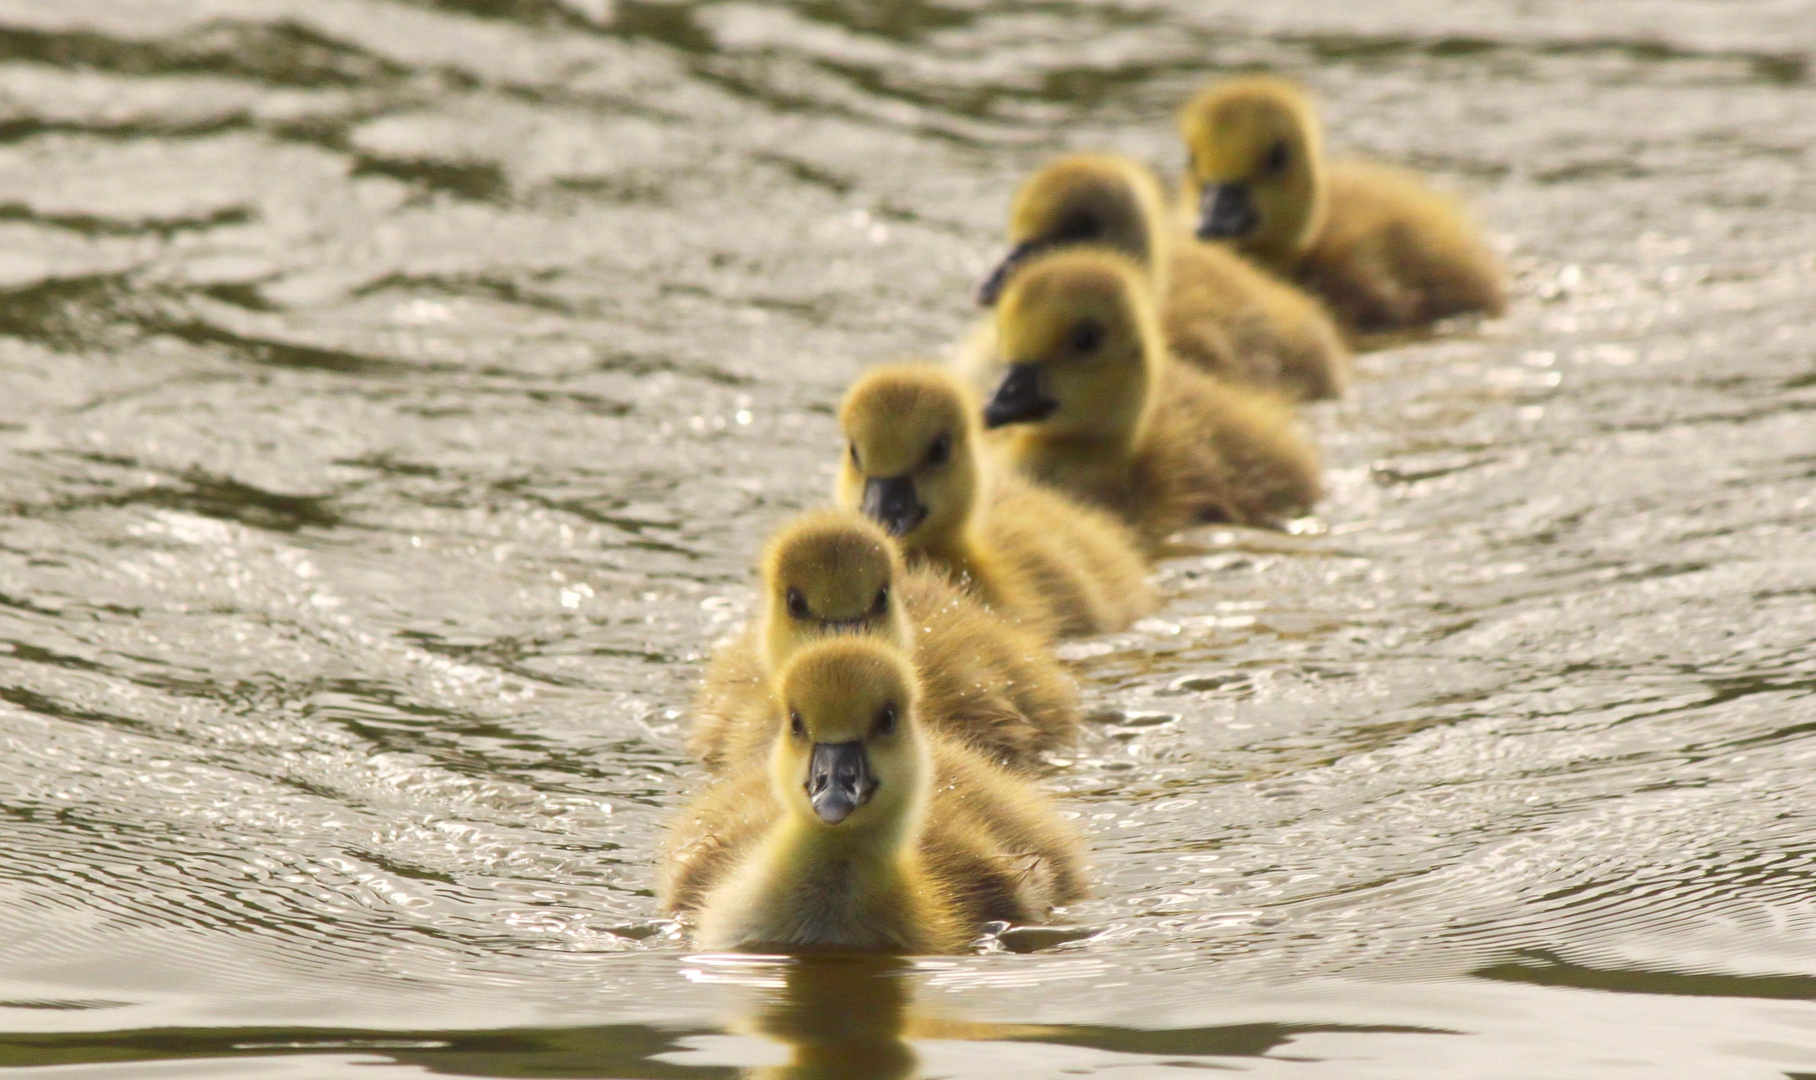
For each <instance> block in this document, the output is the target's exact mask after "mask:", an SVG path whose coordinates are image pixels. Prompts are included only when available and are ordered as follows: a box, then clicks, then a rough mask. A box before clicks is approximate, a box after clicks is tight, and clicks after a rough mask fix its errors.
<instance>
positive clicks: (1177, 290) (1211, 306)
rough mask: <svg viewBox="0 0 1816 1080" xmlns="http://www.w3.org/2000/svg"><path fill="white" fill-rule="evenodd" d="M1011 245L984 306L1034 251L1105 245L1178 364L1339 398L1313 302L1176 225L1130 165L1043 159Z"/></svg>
mask: <svg viewBox="0 0 1816 1080" xmlns="http://www.w3.org/2000/svg"><path fill="white" fill-rule="evenodd" d="M1009 243H1010V244H1011V248H1010V251H1009V254H1008V255H1007V256H1006V257H1005V258H1004V259H1003V261H1002V263H1001V264H999V265H998V266H997V268H996V269H995V271H993V272H992V273H991V274H990V276H989V277H988V278H987V279H985V281H984V283H983V285H982V286H980V287H979V289H978V299H979V301H980V302H981V303H983V304H985V305H994V304H995V303H996V301H997V300H998V299H999V298H1000V297H1001V295H1002V291H1003V289H1004V287H1005V286H1007V285H1008V283H1009V278H1010V277H1011V276H1012V275H1013V273H1014V271H1015V269H1016V268H1017V267H1019V266H1021V265H1023V264H1025V263H1026V262H1027V261H1028V260H1029V259H1031V258H1032V257H1034V256H1036V255H1039V254H1041V253H1043V252H1047V251H1053V250H1056V249H1059V248H1064V247H1069V246H1084V245H1092V246H1101V247H1107V248H1111V249H1113V250H1116V251H1120V252H1122V253H1123V254H1125V255H1127V256H1129V257H1130V258H1131V259H1134V260H1135V261H1136V262H1138V263H1140V264H1141V265H1142V266H1144V267H1146V268H1147V269H1148V273H1149V275H1150V280H1151V281H1152V283H1153V288H1154V293H1155V295H1156V296H1157V297H1159V298H1160V314H1161V327H1162V329H1163V330H1164V331H1165V333H1166V339H1167V344H1168V346H1169V347H1170V348H1171V349H1172V352H1173V355H1175V356H1177V357H1179V358H1180V359H1182V360H1186V361H1188V362H1190V363H1191V364H1193V365H1195V366H1197V367H1200V368H1203V369H1204V370H1205V371H1208V372H1210V373H1211V374H1213V375H1217V376H1220V377H1222V378H1225V379H1229V380H1232V381H1235V382H1241V383H1249V384H1252V385H1255V386H1263V387H1270V388H1273V389H1276V390H1279V391H1281V392H1282V393H1285V394H1288V395H1290V396H1292V397H1296V398H1301V399H1307V400H1310V399H1318V398H1334V397H1340V396H1341V395H1342V394H1343V391H1344V389H1345V387H1347V386H1348V384H1349V349H1348V346H1346V345H1345V344H1344V343H1343V339H1342V337H1341V336H1340V335H1339V334H1338V332H1337V328H1336V326H1335V325H1333V324H1332V322H1331V320H1330V316H1329V315H1327V314H1326V313H1325V311H1324V308H1323V306H1322V305H1321V304H1319V303H1318V301H1317V300H1315V299H1313V298H1312V297H1310V296H1308V295H1306V294H1305V293H1302V292H1300V291H1299V290H1298V289H1295V288H1293V287H1292V286H1290V285H1287V284H1285V283H1284V282H1281V281H1278V280H1276V279H1275V278H1273V277H1270V276H1269V275H1267V274H1266V273H1264V272H1262V271H1260V270H1258V269H1256V268H1255V267H1254V266H1252V265H1251V264H1249V263H1248V262H1247V261H1245V260H1244V259H1243V258H1242V257H1241V256H1239V255H1237V254H1235V253H1234V252H1232V251H1230V250H1228V249H1227V248H1224V247H1222V246H1219V245H1211V244H1204V243H1200V242H1199V241H1197V240H1196V239H1194V238H1193V237H1192V236H1191V235H1190V234H1189V233H1187V232H1185V231H1184V230H1183V229H1181V228H1180V227H1179V225H1178V223H1177V219H1176V217H1175V216H1174V215H1172V214H1170V213H1169V211H1168V208H1167V206H1166V197H1165V195H1164V194H1163V192H1162V190H1161V185H1160V180H1159V179H1158V178H1157V177H1156V176H1155V175H1154V173H1153V172H1152V171H1151V170H1149V169H1148V168H1147V167H1145V166H1143V165H1141V164H1140V163H1139V162H1136V161H1133V160H1131V159H1129V158H1126V157H1122V156H1119V155H1116V154H1074V155H1071V156H1068V157H1062V158H1059V159H1057V160H1055V161H1053V162H1051V163H1050V164H1048V165H1046V166H1045V167H1043V168H1042V169H1040V170H1039V171H1037V172H1036V173H1034V175H1032V176H1030V177H1029V178H1028V180H1027V181H1026V182H1025V183H1023V184H1022V186H1021V190H1020V191H1018V192H1017V193H1016V196H1015V202H1014V205H1013V206H1012V207H1011V208H1010V211H1009ZM986 347H987V345H986Z"/></svg>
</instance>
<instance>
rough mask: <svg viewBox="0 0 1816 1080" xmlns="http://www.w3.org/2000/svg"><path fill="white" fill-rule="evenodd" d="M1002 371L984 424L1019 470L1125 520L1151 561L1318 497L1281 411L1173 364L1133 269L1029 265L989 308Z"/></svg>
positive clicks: (1083, 260) (1291, 422)
mask: <svg viewBox="0 0 1816 1080" xmlns="http://www.w3.org/2000/svg"><path fill="white" fill-rule="evenodd" d="M996 318H997V336H998V339H999V340H1000V341H1001V343H1002V351H1003V364H1004V371H1003V374H1002V377H1001V382H1000V383H999V385H998V387H997V389H996V393H995V394H994V395H993V396H992V397H991V399H990V402H989V404H988V405H987V406H985V408H984V414H983V417H984V425H985V426H986V427H987V428H990V429H1004V435H1005V438H1004V440H1003V443H1002V451H1003V453H1004V454H1005V455H1006V456H1007V457H1008V459H1009V460H1010V461H1011V462H1012V463H1013V464H1014V465H1015V466H1016V467H1018V468H1020V469H1022V470H1024V471H1025V472H1027V473H1029V474H1030V475H1032V476H1034V477H1036V478H1037V479H1040V480H1042V481H1045V482H1047V483H1050V484H1053V485H1055V486H1057V487H1060V488H1063V489H1065V490H1067V491H1070V492H1072V493H1074V494H1075V495H1077V496H1078V497H1080V498H1082V499H1086V500H1089V501H1091V502H1094V503H1096V504H1098V505H1101V506H1104V507H1107V508H1109V509H1111V510H1113V511H1114V512H1116V513H1118V514H1120V515H1122V517H1123V518H1124V520H1126V521H1127V522H1128V523H1129V524H1130V525H1131V526H1133V527H1134V528H1135V529H1136V531H1137V532H1138V533H1139V534H1140V535H1141V536H1142V538H1143V541H1144V542H1145V543H1146V544H1147V545H1148V548H1149V550H1150V551H1153V550H1156V549H1158V548H1159V546H1160V545H1161V544H1162V542H1163V541H1165V539H1166V538H1167V537H1168V536H1170V535H1172V534H1173V533H1175V532H1177V531H1179V530H1180V529H1183V528H1186V527H1189V526H1191V525H1195V524H1200V523H1203V522H1209V521H1223V522H1231V523H1235V524H1240V525H1254V526H1262V527H1278V526H1279V525H1280V524H1281V522H1282V521H1283V520H1284V519H1288V518H1293V517H1298V516H1300V515H1303V514H1305V513H1308V512H1309V511H1310V510H1311V508H1312V506H1313V504H1314V503H1316V502H1317V500H1318V498H1319V496H1320V494H1321V489H1320V484H1319V476H1318V456H1317V451H1316V450H1315V449H1314V448H1313V446H1312V444H1311V443H1310V442H1309V441H1307V440H1306V438H1305V437H1304V436H1303V435H1302V434H1301V433H1300V431H1299V429H1298V425H1297V422H1296V420H1295V418H1294V415H1293V411H1292V407H1291V405H1290V404H1288V403H1287V402H1286V401H1285V400H1283V399H1281V398H1279V397H1277V396H1275V395H1271V394H1268V393H1266V392H1265V391H1260V390H1255V389H1253V388H1247V387H1241V386H1237V385H1235V384H1232V383H1227V382H1223V381H1220V380H1218V379H1215V378H1213V377H1212V376H1209V375H1206V374H1204V373H1203V372H1200V371H1198V370H1197V369H1195V368H1191V367H1188V366H1186V365H1184V364H1180V363H1178V362H1176V361H1175V360H1173V359H1172V358H1171V357H1170V356H1168V354H1167V350H1166V346H1165V344H1164V342H1163V339H1162V337H1161V332H1160V328H1159V325H1158V321H1159V320H1158V317H1157V315H1156V313H1155V310H1154V301H1153V298H1152V296H1151V295H1150V294H1149V292H1148V287H1147V283H1146V281H1145V276H1144V275H1143V274H1142V272H1141V269H1140V268H1139V267H1137V266H1136V265H1135V264H1134V263H1132V262H1130V261H1129V260H1128V259H1127V258H1125V257H1123V256H1121V255H1117V254H1114V253H1111V252H1107V251H1103V250H1093V249H1086V248H1074V249H1072V250H1068V251H1059V252H1054V253H1052V254H1049V255H1044V256H1041V257H1039V258H1038V259H1037V260H1035V261H1033V262H1031V263H1030V264H1029V265H1028V266H1027V267H1026V268H1024V269H1023V270H1022V271H1020V272H1019V273H1018V274H1017V275H1016V276H1015V278H1014V280H1013V281H1011V282H1010V284H1009V287H1008V289H1007V291H1006V292H1005V293H1004V294H1003V298H1002V302H1001V303H1000V304H998V305H997V313H996Z"/></svg>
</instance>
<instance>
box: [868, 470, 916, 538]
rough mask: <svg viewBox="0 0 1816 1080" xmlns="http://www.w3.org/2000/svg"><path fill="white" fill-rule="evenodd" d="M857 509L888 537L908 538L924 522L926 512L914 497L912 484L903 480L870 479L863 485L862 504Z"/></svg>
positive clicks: (888, 477) (910, 481) (908, 480)
mask: <svg viewBox="0 0 1816 1080" xmlns="http://www.w3.org/2000/svg"><path fill="white" fill-rule="evenodd" d="M859 509H861V510H863V511H864V516H865V517H867V518H869V519H870V520H872V521H874V522H876V523H877V524H879V525H881V526H882V527H883V528H884V529H886V530H887V531H888V533H889V535H890V536H907V535H908V534H909V533H911V532H913V531H914V527H915V526H916V525H919V524H920V523H921V522H922V521H925V520H926V519H927V508H926V507H925V506H922V505H921V501H920V500H919V499H917V498H915V497H914V481H913V480H911V479H909V478H908V477H906V476H887V477H875V476H873V477H871V478H870V479H868V480H866V481H864V502H863V505H862V506H861V507H860V508H859Z"/></svg>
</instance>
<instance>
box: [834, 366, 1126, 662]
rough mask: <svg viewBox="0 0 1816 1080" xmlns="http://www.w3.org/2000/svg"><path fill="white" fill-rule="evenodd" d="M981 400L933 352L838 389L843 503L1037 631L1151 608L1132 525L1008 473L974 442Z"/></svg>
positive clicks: (1113, 626)
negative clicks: (927, 359) (988, 461)
mask: <svg viewBox="0 0 1816 1080" xmlns="http://www.w3.org/2000/svg"><path fill="white" fill-rule="evenodd" d="M977 411H978V410H977V407H976V405H975V403H974V402H973V399H972V398H971V397H970V395H969V394H968V393H967V392H966V390H965V388H964V387H962V386H961V385H960V384H959V383H958V381H957V380H956V379H954V378H953V377H952V376H951V375H950V374H948V373H947V372H946V371H944V370H943V369H941V368H939V367H936V366H934V365H931V364H898V365H891V366H886V367H882V368H878V369H876V370H873V371H871V372H870V373H869V374H867V375H865V376H864V377H863V378H861V379H859V380H858V381H857V383H856V384H855V385H853V386H852V388H851V390H850V391H849V392H848V393H847V394H846V395H845V401H844V404H843V405H842V406H841V407H840V410H839V421H840V424H841V425H842V426H843V428H844V431H845V438H846V440H847V444H846V453H845V461H844V464H843V465H842V466H841V468H840V471H839V478H838V481H837V484H836V485H835V496H836V498H837V501H838V503H839V505H841V506H843V507H846V508H848V509H853V510H861V511H862V512H863V513H864V514H865V515H866V516H868V517H870V518H872V519H873V520H875V521H876V522H878V523H879V524H881V525H882V526H883V528H884V529H886V530H888V532H889V534H890V535H891V536H893V537H895V539H896V541H897V542H898V543H900V544H901V546H902V550H903V551H904V552H905V553H906V554H907V555H908V557H909V560H910V562H911V563H914V564H926V565H933V566H936V567H939V568H940V569H941V570H943V571H944V572H946V573H947V574H949V575H951V577H952V578H953V579H954V580H955V581H957V582H958V583H959V584H960V585H961V586H963V587H965V588H967V589H969V590H971V591H973V592H974V593H975V594H976V595H977V596H978V597H979V598H980V599H982V600H983V601H984V603H985V604H987V605H989V607H990V608H991V609H993V610H995V611H997V612H999V613H1001V614H1003V615H1005V616H1007V617H1009V618H1011V619H1013V620H1015V621H1016V622H1018V623H1019V624H1020V625H1022V626H1024V627H1026V628H1028V629H1029V630H1030V631H1031V632H1033V633H1036V634H1039V635H1041V636H1043V637H1053V636H1069V635H1078V634H1094V633H1102V632H1105V631H1111V630H1120V629H1122V628H1123V627H1125V626H1127V625H1128V624H1129V623H1131V622H1133V621H1134V620H1135V619H1137V618H1140V617H1141V616H1142V615H1145V614H1147V612H1149V611H1150V610H1152V609H1153V594H1152V592H1151V590H1150V589H1149V587H1148V585H1147V581H1146V572H1147V568H1146V566H1145V565H1144V564H1143V562H1142V559H1141V553H1140V550H1139V548H1138V546H1137V543H1136V540H1135V538H1134V536H1132V535H1131V534H1130V533H1129V531H1128V530H1127V529H1126V528H1125V527H1124V526H1123V525H1122V524H1121V523H1120V522H1118V521H1116V520H1115V519H1114V518H1113V517H1111V516H1109V515H1107V514H1105V513H1103V512H1101V511H1098V510H1095V509H1093V508H1091V507H1087V506H1084V505H1081V504H1079V503H1076V502H1074V501H1073V500H1071V499H1069V498H1067V497H1066V496H1064V495H1062V494H1060V493H1059V492H1057V491H1052V490H1049V489H1046V488H1043V487H1041V486H1039V485H1036V484H1030V483H1028V482H1026V481H1024V480H1022V479H1020V478H1018V477H1015V476H1010V475H992V474H990V473H989V472H988V471H987V470H986V469H985V468H984V463H983V462H982V461H980V460H979V457H978V453H977V448H976V447H977V442H978V431H977V420H976V416H977Z"/></svg>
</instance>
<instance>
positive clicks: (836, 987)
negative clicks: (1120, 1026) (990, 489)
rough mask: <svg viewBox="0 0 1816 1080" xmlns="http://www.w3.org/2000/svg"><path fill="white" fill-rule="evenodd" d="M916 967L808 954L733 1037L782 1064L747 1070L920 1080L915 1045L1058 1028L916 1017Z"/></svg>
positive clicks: (777, 1075)
mask: <svg viewBox="0 0 1816 1080" xmlns="http://www.w3.org/2000/svg"><path fill="white" fill-rule="evenodd" d="M913 971H914V964H913V963H912V962H910V961H908V960H905V959H903V958H902V957H899V956H888V955H880V954H875V953H831V952H825V953H807V954H805V955H801V956H798V957H795V958H794V959H792V960H790V961H788V964H787V967H786V968H784V975H783V981H782V987H781V989H779V990H777V991H775V992H774V994H773V996H771V997H769V998H767V999H766V1000H765V1001H764V1002H763V1004H762V1005H761V1007H760V1008H758V1009H756V1010H755V1011H754V1012H753V1014H752V1015H751V1016H750V1017H749V1018H748V1019H746V1020H744V1021H743V1022H741V1023H739V1024H738V1025H737V1030H738V1031H739V1032H741V1033H743V1034H748V1035H761V1036H763V1037H765V1038H768V1039H773V1040H775V1041H776V1042H779V1043H782V1044H784V1045H786V1046H787V1047H788V1048H789V1051H790V1058H789V1061H788V1064H786V1065H769V1066H764V1067H762V1068H755V1069H747V1070H745V1071H744V1073H743V1075H745V1076H748V1077H752V1078H753V1080H755V1078H762V1080H907V1078H909V1077H914V1076H919V1075H920V1069H919V1066H920V1059H919V1058H917V1057H916V1056H915V1053H914V1050H913V1048H912V1047H911V1046H910V1045H909V1042H910V1040H914V1039H941V1040H992V1039H1015V1040H1021V1039H1039V1038H1045V1037H1048V1036H1050V1035H1053V1034H1055V1033H1058V1032H1061V1031H1062V1030H1063V1029H1061V1028H1056V1027H1049V1026H1046V1025H1038V1024H993V1023H989V1022H987V1021H977V1020H959V1019H954V1018H951V1017H946V1016H940V1015H937V1014H934V1013H929V1012H927V1011H926V1010H916V1009H914V1008H913V1004H914V988H915V977H914V973H913Z"/></svg>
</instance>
